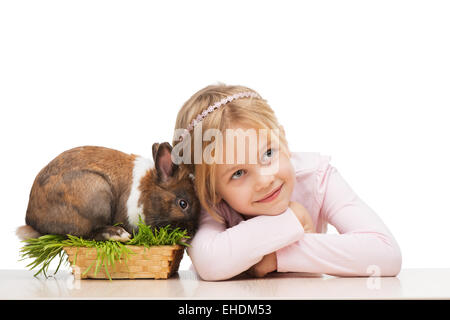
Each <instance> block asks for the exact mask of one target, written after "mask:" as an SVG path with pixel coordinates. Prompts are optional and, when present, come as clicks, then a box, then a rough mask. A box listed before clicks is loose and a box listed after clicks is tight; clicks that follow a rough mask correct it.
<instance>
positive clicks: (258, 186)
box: [255, 174, 275, 192]
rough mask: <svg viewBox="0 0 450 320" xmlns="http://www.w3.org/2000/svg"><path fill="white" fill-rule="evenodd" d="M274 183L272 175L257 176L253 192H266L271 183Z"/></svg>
mask: <svg viewBox="0 0 450 320" xmlns="http://www.w3.org/2000/svg"><path fill="white" fill-rule="evenodd" d="M274 181H275V176H274V175H273V174H258V177H257V178H256V182H255V191H256V192H261V191H268V190H269V189H270V188H271V186H272V185H273V182H274Z"/></svg>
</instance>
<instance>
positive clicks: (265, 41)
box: [0, 0, 450, 269]
mask: <svg viewBox="0 0 450 320" xmlns="http://www.w3.org/2000/svg"><path fill="white" fill-rule="evenodd" d="M449 17H450V3H449V2H448V1H411V0H409V1H392V0H391V1H370V2H369V1H307V2H301V1H270V2H268V1H230V0H228V1H164V2H163V1H159V2H156V1H155V2H150V1H92V0H89V1H71V2H65V1H2V2H0V106H1V116H0V119H1V120H0V121H1V126H0V130H1V131H0V137H1V150H2V151H1V158H0V161H1V165H0V170H1V171H0V177H1V178H0V188H1V189H0V195H1V200H2V201H1V207H2V209H1V213H0V217H1V223H0V228H1V229H0V243H1V251H2V255H1V258H0V268H2V269H5V268H8V269H11V268H25V265H26V263H25V262H23V261H22V262H17V259H18V258H19V254H18V252H19V248H20V246H21V243H20V242H19V241H18V240H17V239H16V237H15V234H14V232H15V228H16V227H17V226H19V225H22V224H24V217H25V211H26V207H27V202H28V196H29V191H30V188H31V185H32V183H33V180H34V178H35V176H36V174H37V173H38V172H39V170H40V169H41V168H42V167H44V166H45V165H46V164H47V163H48V162H49V161H50V160H51V159H53V158H54V157H55V156H56V155H58V154H59V153H60V152H62V151H64V150H66V149H69V148H72V147H75V146H80V145H101V146H106V147H111V148H115V149H119V150H122V151H125V152H129V153H136V154H141V155H143V156H148V157H151V146H152V144H153V142H156V141H159V142H160V141H171V138H172V134H173V129H174V124H175V118H176V115H177V112H178V110H179V108H180V107H181V105H182V104H183V103H184V101H186V100H187V99H188V98H189V97H190V96H191V95H192V94H193V93H195V92H196V91H197V90H199V89H200V88H202V87H204V86H206V85H209V84H213V83H217V82H219V81H220V82H224V83H226V84H241V85H245V86H248V87H251V88H253V89H255V90H257V91H258V92H259V93H260V94H261V95H262V96H263V97H264V98H265V99H267V100H268V102H269V104H270V105H271V106H272V108H273V109H274V110H275V112H276V114H277V116H278V118H279V120H280V122H281V123H282V124H283V126H284V127H285V130H286V133H287V137H288V142H289V144H290V148H291V151H312V152H321V153H322V154H326V155H331V156H332V164H333V165H334V166H335V167H336V168H337V169H338V170H339V171H340V173H341V174H342V175H343V177H344V178H345V179H346V181H347V182H348V183H349V184H350V186H351V187H352V188H353V189H354V190H355V191H356V193H357V194H358V195H359V196H360V197H361V198H362V199H363V200H364V201H365V202H366V203H367V204H368V205H369V206H370V207H372V208H373V209H374V210H375V211H376V212H377V214H378V215H379V216H380V217H381V218H382V220H383V221H384V222H385V224H386V225H387V226H388V228H389V229H390V230H391V232H392V233H393V234H394V236H395V238H396V239H397V241H398V243H399V245H400V247H401V249H402V255H403V268H428V267H430V268H444V267H449V266H450V255H448V245H449V242H450V241H449V240H450V237H449V224H450V218H449V214H450V205H449V192H448V191H449V188H448V181H449V180H450V170H449V163H450V151H449V142H448V138H449V136H450V129H449V119H450V118H449V114H450V112H448V111H447V109H448V108H449V105H450V92H449V91H450V90H449V88H450V62H449V61H450V59H449V57H450V19H449ZM280 232H282V230H280ZM189 265H190V261H189V258H188V257H186V256H185V259H183V261H182V265H181V269H186V268H188V267H189Z"/></svg>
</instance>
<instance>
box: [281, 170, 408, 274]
mask: <svg viewBox="0 0 450 320" xmlns="http://www.w3.org/2000/svg"><path fill="white" fill-rule="evenodd" d="M319 181H320V185H319V186H318V188H317V189H318V192H317V194H316V198H317V201H318V202H319V205H321V208H322V209H321V212H320V214H321V215H323V216H324V218H325V220H326V221H327V222H328V223H330V224H331V225H333V226H334V227H335V228H336V229H337V230H338V232H339V233H340V234H337V235H336V234H317V233H315V234H314V233H312V234H311V233H307V234H305V235H304V236H303V237H302V239H301V240H300V241H296V242H294V243H292V244H290V245H288V246H286V247H284V248H282V249H280V250H277V264H278V266H277V270H278V271H279V272H287V271H292V272H313V273H325V274H330V275H337V276H370V275H372V274H373V273H376V275H378V276H395V275H397V274H398V273H399V272H400V269H401V262H402V257H401V252H400V248H399V246H398V244H397V242H396V241H395V239H394V237H393V236H392V234H391V233H390V232H389V230H388V228H387V227H386V226H385V225H384V223H383V222H382V221H381V219H380V218H379V217H378V216H377V214H376V213H375V212H374V211H373V210H372V209H371V208H370V207H369V206H367V205H366V204H365V203H364V202H363V201H362V200H361V199H360V198H359V197H358V196H357V195H356V194H355V193H354V192H353V190H352V189H351V188H350V187H349V185H348V184H347V183H346V182H345V181H344V179H343V178H342V177H341V175H340V174H339V173H338V171H337V170H336V169H335V168H334V167H331V166H329V168H328V169H327V170H326V172H325V174H324V175H322V176H320V179H319Z"/></svg>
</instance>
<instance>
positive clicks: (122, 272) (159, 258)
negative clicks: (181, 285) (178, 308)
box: [64, 245, 184, 279]
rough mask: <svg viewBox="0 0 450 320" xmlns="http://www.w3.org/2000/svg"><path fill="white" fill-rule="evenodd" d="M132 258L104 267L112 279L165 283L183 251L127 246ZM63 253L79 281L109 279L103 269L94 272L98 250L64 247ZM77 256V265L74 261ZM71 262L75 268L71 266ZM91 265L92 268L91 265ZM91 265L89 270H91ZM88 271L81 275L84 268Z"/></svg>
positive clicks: (157, 247) (174, 247)
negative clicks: (159, 280) (151, 280)
mask: <svg viewBox="0 0 450 320" xmlns="http://www.w3.org/2000/svg"><path fill="white" fill-rule="evenodd" d="M126 247H127V248H128V249H130V250H132V251H133V252H134V254H130V255H129V256H128V261H127V262H126V263H125V262H124V261H123V260H120V261H115V265H114V268H113V267H112V266H110V265H108V266H107V268H108V272H109V275H110V276H111V279H167V278H169V277H170V276H171V275H172V274H173V273H175V272H176V271H178V267H179V265H180V261H181V258H182V257H183V253H184V247H183V246H180V245H173V246H154V247H150V248H146V247H144V246H126ZM64 251H65V252H66V253H67V255H68V257H69V262H70V264H71V266H72V272H73V273H74V274H75V275H76V276H79V277H80V278H81V279H86V278H88V279H109V277H108V275H107V274H106V272H105V269H104V267H101V268H99V269H98V270H97V274H95V265H96V258H97V250H96V249H95V248H86V247H64ZM75 256H76V261H75ZM74 261H75V262H76V264H73V263H74ZM92 264H93V265H92ZM91 265H92V266H91ZM89 266H91V268H90V269H89V271H88V272H87V273H86V274H83V273H84V272H85V271H86V269H87V268H89Z"/></svg>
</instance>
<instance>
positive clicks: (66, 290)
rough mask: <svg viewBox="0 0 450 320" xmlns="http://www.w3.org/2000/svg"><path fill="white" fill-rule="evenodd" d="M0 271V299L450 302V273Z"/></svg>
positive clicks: (420, 271) (411, 271)
mask: <svg viewBox="0 0 450 320" xmlns="http://www.w3.org/2000/svg"><path fill="white" fill-rule="evenodd" d="M33 273H34V272H31V271H27V270H0V283H1V286H0V299H167V298H168V299H208V300H210V299H249V300H250V299H450V269H404V270H402V271H401V273H400V274H399V275H398V276H397V277H380V278H378V277H376V278H375V277H355V278H347V277H346V278H342V277H334V276H329V275H320V274H305V273H273V274H270V275H269V276H267V277H265V278H262V279H252V278H249V277H247V276H239V277H236V278H233V279H232V280H227V281H218V282H208V281H202V280H200V279H199V277H198V276H197V274H196V273H195V272H194V271H191V270H180V271H178V273H176V274H175V275H174V276H172V277H171V278H169V279H167V280H151V279H146V280H143V279H141V280H113V281H109V280H76V279H74V276H73V275H72V274H71V273H70V272H69V271H68V270H60V271H59V272H58V273H57V274H56V275H55V276H52V277H49V278H48V279H46V278H44V277H41V276H39V277H37V278H36V277H33Z"/></svg>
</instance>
